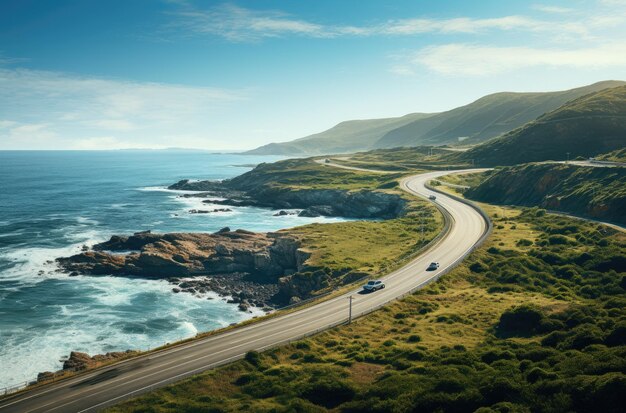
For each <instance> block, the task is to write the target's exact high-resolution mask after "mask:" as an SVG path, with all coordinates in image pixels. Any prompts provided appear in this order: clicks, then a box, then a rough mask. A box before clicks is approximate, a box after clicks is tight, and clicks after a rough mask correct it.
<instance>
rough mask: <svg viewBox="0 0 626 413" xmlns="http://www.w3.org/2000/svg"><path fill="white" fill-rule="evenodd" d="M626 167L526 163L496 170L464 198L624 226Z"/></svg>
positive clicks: (625, 220) (625, 218)
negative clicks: (568, 214)
mask: <svg viewBox="0 0 626 413" xmlns="http://www.w3.org/2000/svg"><path fill="white" fill-rule="evenodd" d="M625 188H626V168H619V167H616V168H594V167H586V166H577V165H572V164H526V165H519V166H514V167H507V168H502V169H498V170H496V171H495V172H494V173H493V174H491V175H490V176H489V178H487V179H486V180H485V181H483V182H482V183H481V184H480V185H478V186H476V187H473V188H471V189H469V190H468V191H467V192H465V196H467V197H468V198H470V199H474V200H477V201H482V202H488V203H496V204H508V205H526V206H539V207H542V208H546V209H551V210H556V211H562V212H567V213H571V214H574V215H580V216H586V217H590V218H595V219H600V220H603V221H611V222H615V223H618V224H622V225H624V224H626V215H624V211H626V190H625Z"/></svg>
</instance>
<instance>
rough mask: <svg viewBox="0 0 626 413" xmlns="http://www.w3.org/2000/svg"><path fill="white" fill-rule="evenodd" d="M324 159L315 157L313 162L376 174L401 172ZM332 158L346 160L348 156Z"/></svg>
mask: <svg viewBox="0 0 626 413" xmlns="http://www.w3.org/2000/svg"><path fill="white" fill-rule="evenodd" d="M326 159H328V160H329V162H326ZM326 159H316V160H315V162H317V163H319V164H320V165H325V166H332V167H335V168H341V169H348V170H351V171H363V172H372V173H376V174H397V173H402V172H403V171H384V170H382V169H367V168H359V167H357V166H348V165H342V164H340V163H335V162H333V161H332V160H330V158H326ZM332 159H336V160H347V159H350V158H349V157H347V156H343V157H341V158H332Z"/></svg>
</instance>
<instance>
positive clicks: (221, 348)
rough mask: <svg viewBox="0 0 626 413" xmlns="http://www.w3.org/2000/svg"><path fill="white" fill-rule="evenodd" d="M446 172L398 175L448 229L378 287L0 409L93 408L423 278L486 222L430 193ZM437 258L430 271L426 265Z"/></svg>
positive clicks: (373, 302) (310, 329)
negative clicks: (433, 206)
mask: <svg viewBox="0 0 626 413" xmlns="http://www.w3.org/2000/svg"><path fill="white" fill-rule="evenodd" d="M448 173H451V171H437V172H430V173H425V174H421V175H417V176H412V177H409V178H405V179H404V180H403V181H402V182H401V187H402V188H403V189H404V190H406V191H407V192H409V193H412V194H414V195H417V196H421V197H426V198H427V197H428V196H429V195H436V197H437V200H436V201H435V202H436V203H437V204H439V207H440V209H441V210H442V211H443V212H444V213H445V214H447V216H448V222H449V223H450V226H449V231H448V232H447V233H446V234H445V236H444V237H443V238H441V239H440V240H439V242H437V243H436V244H434V245H433V246H432V247H431V248H430V249H429V250H428V251H426V252H425V253H424V254H422V255H421V256H419V257H418V258H416V259H414V260H413V261H411V262H410V263H408V264H407V265H406V266H404V267H402V268H401V269H399V270H397V271H394V272H393V273H391V274H389V275H388V276H386V277H384V278H383V279H384V280H385V283H386V285H387V287H386V288H385V289H383V290H380V291H377V292H374V293H371V294H360V291H358V290H356V289H355V290H354V291H351V292H350V293H347V294H344V295H341V296H338V297H335V298H331V299H329V300H327V301H323V302H320V303H318V304H315V305H312V306H310V307H307V308H303V309H300V310H298V311H295V312H292V313H289V314H285V315H281V316H277V317H274V318H270V319H267V320H264V321H260V322H257V323H253V324H251V325H248V326H244V327H241V328H236V329H233V330H230V331H227V332H224V333H222V334H218V335H215V336H212V337H207V338H204V339H201V340H197V341H193V342H190V343H187V344H184V345H180V346H178V347H173V348H170V349H166V350H163V351H160V352H156V353H152V354H148V355H145V356H141V357H137V358H134V359H130V360H126V361H123V362H120V363H117V364H114V365H111V366H108V367H104V368H101V369H98V370H94V371H93V372H90V373H86V374H83V375H80V376H77V377H74V378H71V379H67V380H65V381H61V382H58V383H55V384H51V385H47V386H43V387H41V388H38V389H33V390H30V391H27V392H24V393H21V394H16V395H14V396H13V397H10V398H8V399H4V400H2V401H0V413H8V412H20V413H25V412H93V411H98V410H101V409H103V408H105V407H107V406H111V405H113V404H116V403H119V402H120V401H122V400H124V399H127V398H130V397H133V396H137V395H139V394H142V393H145V392H147V391H149V390H152V389H155V388H158V387H162V386H165V385H167V384H170V383H173V382H176V381H179V380H181V379H183V378H185V377H189V376H191V375H193V374H196V373H200V372H202V371H205V370H207V369H210V368H213V367H216V366H218V365H221V364H225V363H228V362H230V361H233V360H236V359H239V358H241V357H242V356H243V355H245V353H246V352H247V351H250V350H263V349H267V348H270V347H274V346H276V345H279V344H282V343H286V342H289V341H291V340H296V339H299V338H302V337H303V336H305V335H310V334H314V333H316V332H318V331H321V330H324V329H326V328H329V327H330V326H333V325H338V324H341V323H345V322H346V321H347V318H348V302H349V300H348V299H347V297H348V296H349V295H353V296H354V297H355V298H354V301H353V307H352V312H353V317H358V316H360V315H363V314H366V313H368V312H371V311H373V310H375V309H377V308H379V307H381V306H383V305H384V304H386V303H388V302H390V301H392V300H394V299H397V298H399V297H401V296H403V295H405V294H407V293H409V292H411V291H413V290H415V289H417V288H419V287H420V286H423V285H424V284H426V283H427V282H429V281H432V280H434V279H436V278H437V277H438V276H440V275H442V274H443V273H445V272H446V271H447V270H449V269H450V268H451V267H452V266H454V265H455V264H457V263H458V262H459V261H460V260H461V259H462V258H464V257H465V256H466V255H467V254H468V253H469V252H470V251H471V250H472V249H473V247H474V246H475V245H476V244H477V242H479V240H481V239H482V238H484V235H485V234H486V233H487V229H488V223H487V222H486V220H485V219H484V218H483V216H482V215H481V214H480V213H479V212H478V211H477V210H476V209H474V208H473V207H472V206H469V205H467V204H465V203H463V202H460V201H458V200H455V199H453V198H451V197H450V196H447V195H444V194H440V193H435V192H432V191H431V190H429V189H427V188H426V187H425V186H424V184H425V183H427V182H428V181H430V180H431V179H433V178H437V177H440V176H442V175H445V174H448ZM431 261H438V262H439V263H440V267H439V269H438V270H436V271H430V272H428V271H426V268H427V267H428V264H429V263H430V262H431Z"/></svg>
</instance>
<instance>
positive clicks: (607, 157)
mask: <svg viewBox="0 0 626 413" xmlns="http://www.w3.org/2000/svg"><path fill="white" fill-rule="evenodd" d="M596 159H598V160H600V161H610V162H626V148H622V149H617V150H615V151H613V152H609V153H605V154H604V155H600V156H598V157H596Z"/></svg>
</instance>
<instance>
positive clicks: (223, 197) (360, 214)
mask: <svg viewBox="0 0 626 413" xmlns="http://www.w3.org/2000/svg"><path fill="white" fill-rule="evenodd" d="M168 189H171V190H178V191H199V192H197V193H193V194H182V195H180V196H181V197H194V198H204V199H205V200H204V201H203V202H205V203H207V204H214V205H224V206H235V207H245V206H253V207H261V208H271V209H276V210H300V212H299V213H298V215H300V216H306V217H318V216H342V217H346V218H368V219H389V218H396V217H398V216H401V215H402V214H403V213H404V210H405V207H406V201H405V200H404V199H403V198H402V197H401V196H399V195H397V194H390V193H387V192H382V191H368V190H359V191H347V190H343V189H289V188H281V187H275V186H272V185H262V184H261V185H258V186H256V185H250V184H249V183H246V184H245V185H244V184H243V183H242V182H241V181H240V180H239V178H235V179H232V180H227V181H220V182H217V181H190V180H188V179H183V180H181V181H179V182H177V183H175V184H173V185H170V186H169V187H168Z"/></svg>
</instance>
